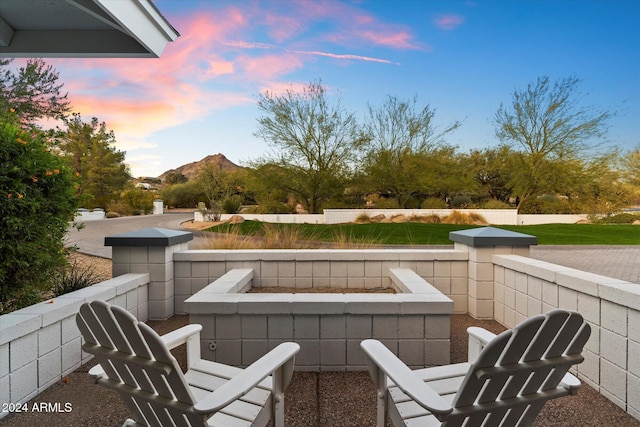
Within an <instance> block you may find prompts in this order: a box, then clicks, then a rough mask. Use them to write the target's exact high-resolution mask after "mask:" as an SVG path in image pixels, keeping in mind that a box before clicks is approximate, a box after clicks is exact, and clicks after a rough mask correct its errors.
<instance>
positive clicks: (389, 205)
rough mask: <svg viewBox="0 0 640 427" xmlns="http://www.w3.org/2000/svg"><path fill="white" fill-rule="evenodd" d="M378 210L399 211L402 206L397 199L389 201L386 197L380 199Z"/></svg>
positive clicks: (377, 205) (377, 204)
mask: <svg viewBox="0 0 640 427" xmlns="http://www.w3.org/2000/svg"><path fill="white" fill-rule="evenodd" d="M376 208H378V209H399V208H400V204H399V203H398V201H397V200H396V199H387V198H386V197H380V198H379V199H378V201H377V202H376Z"/></svg>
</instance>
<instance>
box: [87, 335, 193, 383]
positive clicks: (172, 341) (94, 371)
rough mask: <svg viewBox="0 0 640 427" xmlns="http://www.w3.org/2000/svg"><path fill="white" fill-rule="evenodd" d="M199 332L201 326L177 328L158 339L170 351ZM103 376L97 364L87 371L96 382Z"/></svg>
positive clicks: (102, 371) (100, 367)
mask: <svg viewBox="0 0 640 427" xmlns="http://www.w3.org/2000/svg"><path fill="white" fill-rule="evenodd" d="M201 330H202V325H198V324H191V325H186V326H183V327H182V328H178V329H176V330H174V331H171V332H169V333H166V334H164V335H162V336H161V337H160V339H162V341H163V342H164V344H165V345H166V346H167V347H168V348H169V350H171V349H173V348H176V347H177V346H179V345H181V344H184V343H186V342H187V340H188V339H189V337H191V336H193V335H195V334H199V333H200V331H201ZM104 375H105V372H104V369H102V366H100V365H99V364H98V365H96V366H94V367H93V368H91V369H90V370H89V376H90V377H91V378H92V379H94V380H96V381H97V380H98V379H100V378H102V377H103V376H104Z"/></svg>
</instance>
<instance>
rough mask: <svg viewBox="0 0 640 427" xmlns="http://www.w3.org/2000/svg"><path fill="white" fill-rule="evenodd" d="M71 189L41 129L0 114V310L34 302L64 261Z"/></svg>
mask: <svg viewBox="0 0 640 427" xmlns="http://www.w3.org/2000/svg"><path fill="white" fill-rule="evenodd" d="M73 193H74V191H73V178H72V174H71V171H70V170H69V168H68V166H67V164H66V162H65V161H64V159H63V158H62V157H60V156H58V155H56V154H55V153H52V152H51V151H50V149H49V144H48V141H47V140H46V138H45V135H44V134H43V132H41V131H39V130H38V129H36V128H33V127H31V128H28V127H25V126H24V123H21V118H20V117H19V116H18V115H17V113H15V112H5V113H4V114H2V115H0V313H1V312H7V311H10V310H11V309H14V308H20V307H21V306H23V305H29V304H31V303H35V302H37V301H38V296H39V295H40V291H41V290H42V289H44V288H45V287H46V286H48V285H50V284H51V283H50V281H49V279H50V277H52V276H53V275H54V273H55V272H56V271H57V270H58V269H59V268H61V267H62V266H63V265H64V264H65V262H66V259H65V256H64V246H63V239H64V236H65V234H66V231H67V228H68V226H69V221H70V220H71V219H72V218H73V213H74V211H75V208H76V203H75V201H76V200H75V197H74V194H73ZM30 296H31V297H32V298H29V297H30ZM21 303H22V304H21Z"/></svg>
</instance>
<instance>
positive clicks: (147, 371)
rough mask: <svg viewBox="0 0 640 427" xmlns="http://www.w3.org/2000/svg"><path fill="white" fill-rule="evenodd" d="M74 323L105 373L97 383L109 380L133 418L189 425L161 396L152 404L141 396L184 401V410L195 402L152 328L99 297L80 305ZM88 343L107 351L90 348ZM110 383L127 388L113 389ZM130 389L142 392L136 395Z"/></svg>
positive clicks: (155, 423)
mask: <svg viewBox="0 0 640 427" xmlns="http://www.w3.org/2000/svg"><path fill="white" fill-rule="evenodd" d="M76 321H77V324H78V327H79V329H80V330H81V332H82V334H83V336H85V340H86V341H87V342H88V343H89V347H86V350H87V351H89V352H91V351H92V350H93V354H94V355H95V356H96V358H97V359H98V361H99V362H100V364H101V366H102V367H103V369H104V371H105V373H106V375H107V379H104V380H100V381H105V382H110V383H111V384H110V385H109V386H110V387H111V388H116V389H117V390H118V392H119V393H120V395H121V396H122V397H123V398H124V401H125V403H126V404H127V407H128V408H129V410H130V411H131V413H132V415H133V418H134V420H136V422H140V423H141V424H148V425H157V426H166V425H175V426H183V425H184V426H187V425H189V421H187V418H185V416H184V412H183V411H180V410H179V409H176V408H170V409H169V408H168V407H166V406H165V405H164V404H163V403H162V402H160V400H161V399H159V400H158V401H157V402H156V401H154V400H152V399H149V398H148V397H145V396H149V395H157V396H159V397H163V398H166V399H169V401H175V400H178V401H180V402H182V403H184V404H186V405H188V406H187V408H188V407H189V406H192V405H194V404H195V398H194V397H193V395H192V394H191V391H190V390H189V386H188V384H187V382H186V380H185V378H184V375H183V373H182V370H181V369H180V367H179V365H178V362H177V361H176V359H175V358H174V357H173V355H172V354H171V352H169V349H168V348H167V346H166V345H165V344H164V342H163V341H162V338H160V336H159V335H158V334H157V333H156V332H155V331H154V330H153V329H151V328H150V327H149V326H147V325H146V324H144V323H141V322H138V320H137V319H136V318H135V317H134V316H133V315H132V314H131V313H129V312H127V311H126V310H124V309H122V308H120V307H117V306H111V305H109V304H107V303H106V302H104V301H93V302H91V303H88V304H83V305H82V306H81V308H80V311H79V315H78V316H77V317H76ZM91 344H94V345H98V346H101V347H103V348H106V349H108V350H106V351H105V350H101V349H100V347H97V348H94V347H91ZM110 350H113V351H115V352H116V353H114V352H113V351H111V352H110ZM116 384H123V385H126V386H128V387H129V388H127V387H115V385H116ZM136 390H140V392H146V393H140V394H137V392H136ZM187 412H190V411H187ZM191 412H192V411H191ZM190 418H192V421H197V423H199V424H202V423H203V421H204V420H203V418H202V416H198V415H196V416H195V417H190Z"/></svg>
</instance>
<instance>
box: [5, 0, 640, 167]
mask: <svg viewBox="0 0 640 427" xmlns="http://www.w3.org/2000/svg"><path fill="white" fill-rule="evenodd" d="M154 4H155V5H156V6H157V7H158V9H159V10H160V11H161V12H162V13H163V15H164V16H165V17H166V18H167V20H168V21H169V22H170V23H171V24H172V25H173V26H174V27H175V28H176V29H177V31H178V32H179V33H180V34H181V37H179V38H178V40H177V41H176V42H174V43H170V44H169V45H168V47H167V49H166V50H165V52H164V54H163V55H162V57H161V58H160V59H48V60H46V61H47V62H48V63H51V64H53V65H54V67H55V68H56V69H57V70H58V72H59V73H60V80H61V81H62V82H63V83H64V89H65V90H66V91H68V92H69V99H70V101H71V103H72V106H73V108H74V110H75V111H78V112H80V113H81V114H82V117H83V119H84V120H85V121H87V122H88V121H89V120H90V119H91V117H93V116H95V117H98V119H99V120H100V121H105V122H106V124H107V128H108V129H112V130H113V131H114V132H115V134H116V138H117V141H118V142H117V147H118V148H119V149H120V150H124V151H126V152H127V155H126V159H127V163H128V164H129V165H130V167H131V171H132V174H133V175H134V176H157V175H159V174H161V173H162V172H164V171H166V170H167V169H171V168H175V167H178V166H180V165H182V164H184V163H188V162H192V161H196V160H200V159H201V158H203V157H205V156H207V155H209V154H216V153H223V154H225V155H226V156H227V157H228V158H229V159H230V160H231V161H233V162H235V163H239V164H242V163H244V162H246V161H247V160H249V159H254V158H256V157H259V156H260V155H261V154H263V153H265V152H266V151H267V149H268V147H267V145H266V143H265V142H264V141H262V140H259V139H257V138H256V137H254V135H253V133H254V132H255V131H256V129H257V120H256V119H257V117H258V116H259V115H260V112H259V111H258V108H257V106H256V100H257V98H258V95H259V94H260V93H261V92H263V91H265V90H270V91H276V92H278V91H283V90H285V89H294V90H295V89H298V88H300V87H302V86H303V85H305V84H308V83H309V82H311V81H315V80H317V79H322V81H323V82H324V83H325V84H326V85H327V86H328V87H329V89H330V93H331V94H332V96H334V95H339V96H341V97H342V102H343V106H344V107H345V108H346V109H348V110H350V111H353V112H355V113H356V115H357V117H358V118H360V119H364V117H365V112H366V108H367V104H368V103H369V104H372V105H378V104H380V103H381V102H382V101H384V99H385V98H386V96H387V95H394V96H397V97H399V98H401V99H408V98H411V97H413V96H414V95H417V96H418V99H419V101H420V102H421V103H428V104H429V105H430V106H431V107H433V108H435V109H436V110H437V113H436V117H435V119H436V122H437V124H438V125H439V126H441V127H444V126H446V125H447V124H448V123H450V122H451V121H453V120H456V119H457V120H461V121H463V125H462V127H461V128H460V129H459V130H458V131H456V132H455V133H453V134H451V135H450V136H449V137H448V139H447V142H449V143H451V144H454V145H457V146H458V147H459V149H460V150H461V151H468V150H469V149H472V148H481V147H485V146H495V145H496V144H497V140H496V138H495V136H494V125H493V117H494V114H495V112H496V110H497V109H498V107H499V106H500V103H501V102H504V103H505V104H507V103H510V101H511V94H512V93H513V91H514V90H515V89H524V88H526V85H527V84H528V83H529V82H532V81H535V80H536V79H537V78H538V77H540V76H549V77H550V78H551V79H552V80H555V79H558V78H562V77H568V76H571V75H575V76H577V77H578V78H580V79H581V80H582V86H581V89H582V90H583V92H584V94H585V95H586V96H585V97H584V99H583V103H584V105H589V106H595V107H597V108H599V109H602V110H608V111H617V115H616V117H615V118H614V119H613V120H611V121H610V125H611V128H610V132H609V139H610V141H611V143H613V144H616V145H618V146H620V147H622V148H624V149H631V148H633V147H635V146H637V145H638V144H640V124H639V122H640V1H635V0H580V1H579V0H571V1H563V0H547V1H545V0H537V1H527V0H522V1H516V0H502V1H498V0H493V1H484V0H473V1H455V0H451V1H418V0H415V1H408V0H404V1H402V0H400V1H391V0H369V1H366V0H360V1H357V0H354V1H338V0H329V1H322V0H318V1H293V0H271V1H261V2H257V1H243V0H237V1H218V0H202V1H195V0H155V1H154ZM16 64H19V62H18V61H16Z"/></svg>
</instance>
